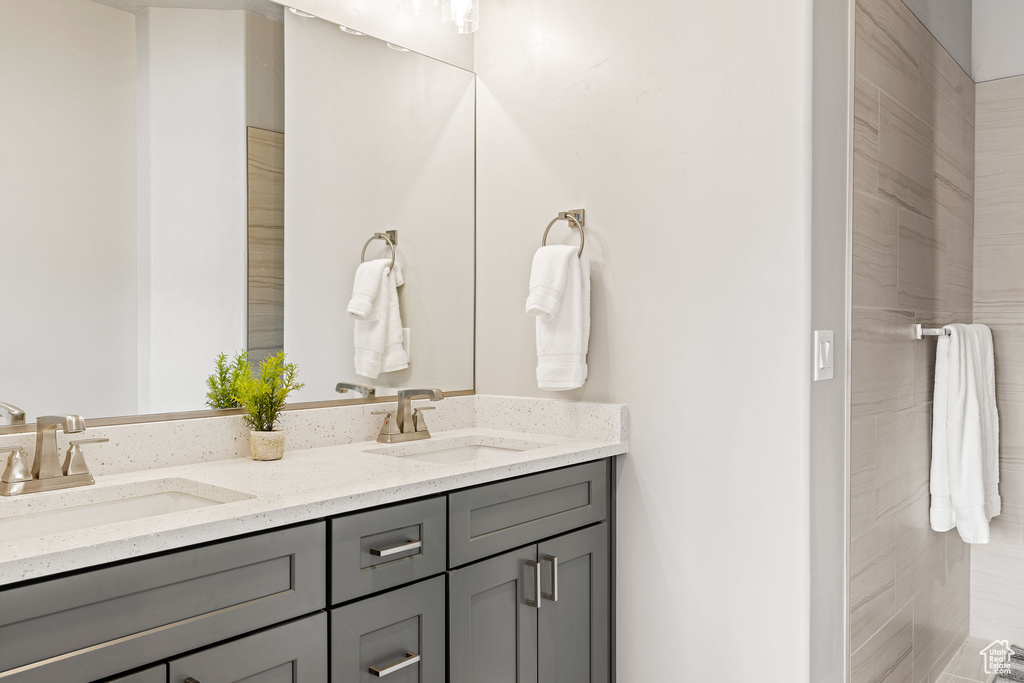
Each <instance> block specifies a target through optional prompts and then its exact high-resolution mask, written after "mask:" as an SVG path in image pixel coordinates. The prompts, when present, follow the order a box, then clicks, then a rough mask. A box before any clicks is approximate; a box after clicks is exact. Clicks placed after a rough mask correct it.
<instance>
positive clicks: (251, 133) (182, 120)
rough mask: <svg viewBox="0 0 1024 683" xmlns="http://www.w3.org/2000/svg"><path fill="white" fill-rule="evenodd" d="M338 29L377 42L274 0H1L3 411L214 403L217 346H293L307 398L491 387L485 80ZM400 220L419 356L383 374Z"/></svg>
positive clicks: (413, 346)
mask: <svg viewBox="0 0 1024 683" xmlns="http://www.w3.org/2000/svg"><path fill="white" fill-rule="evenodd" d="M204 3H205V4H204ZM156 5H159V6H156ZM286 20H288V21H289V22H290V23H289V24H288V27H289V28H288V31H290V32H291V35H292V37H293V38H294V36H300V37H301V36H304V35H305V34H304V32H305V31H314V30H315V27H319V28H320V29H322V30H321V33H320V34H319V37H320V38H322V39H323V40H319V41H315V42H312V43H311V44H310V45H306V46H303V45H286V41H285V34H286V25H285V23H284V22H285V21H286ZM303 21H304V22H306V23H305V24H304V25H303V24H299V23H296V22H303ZM328 35H329V36H330V37H331V38H333V39H336V40H337V41H344V40H346V39H347V40H356V39H357V38H356V37H354V36H347V35H346V34H344V33H342V32H341V31H340V30H338V28H337V27H336V26H332V25H330V24H327V23H326V22H322V21H320V20H315V19H313V20H302V19H300V18H299V17H297V16H295V15H293V14H291V13H288V12H284V11H282V7H281V6H280V5H276V4H274V3H272V2H270V1H269V0H34V1H33V2H21V3H3V4H2V5H0V65H3V66H2V67H0V88H2V91H3V92H4V97H5V103H4V106H3V107H2V108H0V122H2V123H3V125H4V127H5V129H6V130H7V131H8V135H7V136H5V144H4V149H3V153H2V154H0V274H2V277H3V281H4V283H5V290H6V291H7V292H8V293H9V294H8V295H7V297H6V298H5V301H4V304H3V311H4V314H5V318H6V320H5V323H6V324H4V325H3V330H4V333H3V334H0V401H4V402H7V403H9V404H11V405H13V406H17V407H19V408H22V409H24V410H25V412H26V413H27V418H28V422H30V423H31V422H32V420H33V419H34V417H35V416H37V415H40V414H48V413H49V414H53V413H72V414H82V415H85V416H86V417H89V418H102V417H113V416H132V415H140V414H148V413H167V412H178V411H197V410H202V409H203V408H204V403H205V391H206V389H205V379H206V377H207V375H208V374H209V373H210V372H211V371H212V369H213V361H214V358H215V357H216V355H217V354H218V353H221V352H225V353H228V354H234V353H236V352H238V351H241V350H249V351H250V352H251V354H252V356H253V358H255V359H257V360H258V359H259V358H261V357H263V356H264V355H266V354H267V353H271V352H276V351H279V350H281V348H282V347H283V348H284V350H285V351H286V352H287V353H289V356H290V359H291V360H296V361H297V362H299V364H300V368H301V373H302V379H303V380H304V381H306V382H307V385H308V386H309V389H308V394H307V395H306V396H303V397H299V400H303V399H305V400H332V399H346V398H350V397H355V394H354V393H352V392H349V393H347V394H345V395H341V394H338V393H335V392H334V388H335V386H336V384H337V383H338V382H346V381H348V382H350V383H353V384H372V385H374V386H375V387H382V388H386V387H390V386H397V385H401V384H406V383H408V382H411V383H416V382H420V381H421V380H422V381H423V382H425V383H426V384H427V385H436V386H440V387H442V388H444V389H446V390H458V389H472V388H473V378H472V368H473V357H472V344H473V330H472V325H473V318H472V316H473V267H474V266H473V236H474V225H473V185H474V168H473V126H474V123H473V99H474V91H473V87H474V83H473V75H472V74H471V73H469V72H466V71H462V70H460V69H457V68H455V67H451V66H448V65H445V64H442V63H440V62H435V61H433V60H430V59H428V58H426V57H422V56H420V55H417V54H415V53H410V52H405V53H399V52H396V51H393V50H389V49H388V48H387V46H386V45H385V44H384V43H382V42H379V41H376V40H374V39H372V38H369V37H363V38H362V41H363V42H362V43H360V45H362V46H374V47H376V48H379V50H381V51H383V52H380V53H379V54H378V55H377V56H376V57H374V56H372V54H371V52H370V51H369V50H370V49H371V48H370V47H361V48H355V47H353V46H349V47H345V46H344V43H343V42H337V43H334V44H328V41H327V40H326V39H327V37H328ZM314 37H316V36H313V35H312V34H311V40H312V38H314ZM286 52H288V53H289V58H294V59H295V60H296V64H295V65H294V67H295V68H288V73H289V76H296V77H297V81H296V83H295V84H293V85H288V84H287V82H286V78H285V71H286V66H287V62H286ZM317 56H320V57H322V58H324V59H342V60H349V61H348V62H347V63H343V64H341V63H330V64H327V65H324V64H322V63H321V64H317V65H316V67H317V68H310V67H311V66H312V62H309V61H306V62H304V61H303V60H310V59H314V58H316V57H317ZM392 57H394V58H395V59H398V58H401V59H404V60H405V61H404V62H398V61H395V60H394V59H390V58H392ZM303 64H305V65H306V66H305V68H304V67H303ZM321 67H323V68H321ZM328 74H329V76H328ZM335 79H342V81H341V82H338V81H337V80H335ZM286 87H287V93H286ZM286 105H287V109H288V115H287V117H286V115H285V110H286ZM286 119H287V120H288V133H289V135H292V134H294V135H295V137H296V140H295V142H296V143H297V146H296V148H295V151H294V153H293V152H292V151H291V149H290V147H291V141H289V150H288V151H287V152H286V149H285V146H284V137H285V128H286ZM292 119H294V120H293V121H292ZM286 168H287V170H288V173H285V170H286ZM288 174H294V175H295V177H294V179H292V178H289V177H288ZM286 199H287V201H288V202H289V204H288V205H287V211H288V214H287V216H286V208H285V207H286V204H285V200H286ZM286 217H287V218H288V221H287V222H286V220H285V219H286ZM292 223H294V226H293V225H292ZM286 226H287V227H286ZM386 229H397V230H399V234H400V238H399V241H400V244H399V246H398V249H399V252H398V253H399V263H400V265H401V266H402V268H403V269H404V274H405V285H404V286H403V287H401V288H399V290H400V294H399V296H400V303H401V308H402V313H401V316H402V318H401V319H402V322H401V327H402V328H408V329H409V330H410V332H409V333H408V334H407V338H408V339H409V346H408V348H407V349H405V350H407V351H408V352H409V354H410V364H409V367H408V368H406V369H405V370H402V371H401V372H395V373H383V374H381V375H379V376H378V377H377V378H371V377H368V376H360V375H357V374H356V372H355V366H354V363H353V348H352V346H353V334H354V331H353V321H352V320H351V319H350V318H348V316H347V315H346V313H345V308H346V303H347V299H348V297H349V295H350V294H351V292H352V284H353V277H354V270H355V267H356V266H357V265H358V263H359V250H360V248H361V246H362V244H363V243H364V242H365V240H366V239H367V238H368V237H369V236H370V235H371V234H372V233H374V232H378V231H383V230H386ZM293 232H294V235H293V234H292V233H293ZM286 245H287V252H286V248H285V247H286ZM286 254H287V263H286ZM382 255H383V253H382V250H381V249H380V248H379V247H377V246H376V245H374V246H371V247H370V248H369V249H368V253H367V258H368V259H370V258H377V257H381V256H382ZM289 288H294V292H291V293H289ZM292 347H294V348H292ZM403 348H404V347H403ZM384 393H386V392H384ZM9 421H11V411H9V410H0V426H2V425H3V424H6V423H7V422H9Z"/></svg>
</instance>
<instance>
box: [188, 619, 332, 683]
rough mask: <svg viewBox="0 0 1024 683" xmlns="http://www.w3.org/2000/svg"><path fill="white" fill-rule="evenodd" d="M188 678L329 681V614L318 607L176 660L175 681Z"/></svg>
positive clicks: (201, 681)
mask: <svg viewBox="0 0 1024 683" xmlns="http://www.w3.org/2000/svg"><path fill="white" fill-rule="evenodd" d="M189 679H191V680H189ZM186 681H189V683H192V682H193V681H194V682H195V683H327V614H326V613H324V612H318V613H317V614H314V615H312V616H309V617H306V618H304V619H299V620H298V621H293V622H291V623H290V624H285V625H284V626H276V627H274V628H271V629H267V630H266V631H261V632H259V633H254V634H253V635H251V636H246V637H245V638H239V639H238V640H233V641H231V642H229V643H225V644H224V645H218V646H217V647H211V648H209V649H206V650H200V651H199V652H197V653H195V654H192V655H189V656H187V657H182V658H181V659H175V660H172V661H171V663H170V683H186Z"/></svg>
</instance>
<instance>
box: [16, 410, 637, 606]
mask: <svg viewBox="0 0 1024 683" xmlns="http://www.w3.org/2000/svg"><path fill="white" fill-rule="evenodd" d="M595 405H596V404H595ZM623 431H624V430H623ZM600 436H601V437H607V436H608V434H607V433H606V434H601V435H600ZM480 440H484V441H485V442H487V443H489V444H494V445H501V444H506V445H509V446H513V447H522V446H523V444H521V443H519V442H532V444H533V445H535V446H536V445H537V444H539V446H537V447H533V448H531V449H529V450H522V451H517V450H494V451H492V452H489V453H488V454H487V455H486V456H485V457H480V458H477V459H473V460H467V461H464V462H453V463H444V462H430V461H424V460H419V459H413V458H409V457H401V456H396V455H389V454H384V453H372V452H369V451H377V450H381V449H385V450H386V451H388V452H398V453H409V452H410V451H417V450H422V449H425V448H430V449H434V448H438V447H440V446H443V445H453V446H457V445H461V444H464V443H467V442H470V441H472V442H479V441H480ZM626 449H627V446H626V442H625V439H624V437H622V438H618V439H615V438H612V439H608V438H605V439H604V440H601V439H586V438H577V437H574V436H560V435H551V434H539V433H533V432H532V431H530V432H527V431H506V430H498V429H493V428H487V427H470V428H464V429H450V430H447V431H441V432H435V433H434V435H433V437H432V438H431V439H429V440H424V441H416V442H411V443H407V444H400V445H396V446H384V445H382V444H379V443H376V442H374V441H361V442H357V443H347V444H343V445H334V446H321V447H314V448H304V449H301V450H293V451H289V452H287V453H286V454H285V457H284V459H283V460H278V461H275V462H255V461H252V460H250V459H247V458H240V457H233V458H231V459H226V460H217V461H212V462H196V463H189V464H181V465H174V466H167V467H156V468H153V469H145V470H139V471H132V472H121V473H113V474H105V475H104V474H101V475H98V476H97V478H96V485H94V486H88V487H82V488H78V489H69V490H66V491H53V492H46V493H38V494H31V495H26V496H17V497H12V498H6V499H0V517H9V516H11V515H20V514H26V513H32V512H38V511H43V510H47V509H50V508H53V507H54V506H55V505H56V504H58V503H59V504H60V505H64V506H67V505H88V504H90V503H94V502H98V501H104V500H108V499H110V498H111V496H112V493H113V491H112V489H113V488H117V489H119V490H120V491H124V490H129V489H136V488H137V490H138V492H139V495H145V494H148V493H151V492H153V491H157V490H161V488H163V489H167V487H168V486H171V488H172V489H174V490H179V491H184V492H186V493H195V494H196V495H204V494H205V493H206V492H208V491H211V490H213V489H211V488H210V487H217V488H218V489H227V490H228V491H230V492H235V493H233V494H231V495H230V496H228V498H230V499H231V500H230V501H229V502H224V503H220V504H217V505H211V506H209V507H203V508H197V509H192V510H185V511H180V512H171V513H167V514H162V515H158V516H152V517H146V518H142V519H134V520H131V521H126V522H117V523H114V524H107V525H104V526H96V527H91V528H87V529H81V530H75V531H63V532H62V531H60V530H54V532H53V533H48V534H47V535H44V536H39V537H33V538H27V539H24V538H23V539H20V540H14V541H10V542H4V541H3V538H2V535H0V586H3V585H6V584H10V583H15V582H19V581H24V580H28V579H35V578H39V577H43V576H48V575H52V574H58V573H61V572H67V571H72V570H78V569H83V568H86V567H91V566H95V565H100V564H106V563H109V562H117V561H120V560H126V559H131V558H137V557H140V556H142V555H148V554H151V553H159V552H163V551H167V550H173V549H177V548H183V547H186V546H190V545H194V544H198V543H205V542H209V541H215V540H219V539H225V538H229V537H231V536H237V535H240V534H248V533H252V532H258V531H264V530H268V529H272V528H274V527H279V526H284V525H289V524H295V523H298V522H304V521H309V520H315V519H320V518H323V517H330V516H333V515H339V514H342V513H346V512H352V511H354V510H360V509H364V508H369V507H374V506H377V505H383V504H387V503H394V502H397V501H402V500H408V499H412V498H418V497H421V496H429V495H434V494H439V493H444V492H446V491H452V490H455V489H459V488H464V487H467V486H475V485H478V484H485V483H488V482H493V481H498V480H501V479H507V478H510V477H517V476H521V475H525V474H532V473H536V472H542V471H544V470H550V469H554V468H558V467H565V466H568V465H575V464H578V463H583V462H588V461H592V460H598V459H602V458H608V457H612V456H615V455H620V454H623V453H625V452H626ZM137 457H138V458H139V459H144V454H142V453H140V454H138V456H137ZM168 480H172V481H173V486H172V484H171V483H169V482H168ZM119 497H120V494H119ZM211 497H216V496H211Z"/></svg>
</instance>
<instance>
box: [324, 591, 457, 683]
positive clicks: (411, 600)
mask: <svg viewBox="0 0 1024 683" xmlns="http://www.w3.org/2000/svg"><path fill="white" fill-rule="evenodd" d="M445 636H446V633H445V577H444V576H437V577H435V578H433V579H429V580H427V581H422V582H420V583H416V584H413V585H411V586H406V587H405V588H399V589H397V590H393V591H390V592H388V593H384V594H382V595H377V596H375V597H372V598H367V599H365V600H360V601H358V602H354V603H352V604H349V605H345V606H344V607H339V608H336V609H334V610H331V681H332V682H333V683H369V681H375V680H377V679H378V678H384V677H387V680H388V681H389V682H390V683H445V670H446V661H447V657H446V652H445V649H446V642H445V640H446V637H445Z"/></svg>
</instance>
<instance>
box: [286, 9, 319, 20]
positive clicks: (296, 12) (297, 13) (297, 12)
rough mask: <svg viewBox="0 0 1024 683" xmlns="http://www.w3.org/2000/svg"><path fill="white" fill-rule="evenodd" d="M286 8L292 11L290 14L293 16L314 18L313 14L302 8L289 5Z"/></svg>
mask: <svg viewBox="0 0 1024 683" xmlns="http://www.w3.org/2000/svg"><path fill="white" fill-rule="evenodd" d="M288 9H290V10H291V11H292V14H294V15H295V16H297V17H302V18H303V19H314V18H316V15H315V14H310V13H309V12H303V11H302V10H300V9H295V8H294V7H289V8H288Z"/></svg>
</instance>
